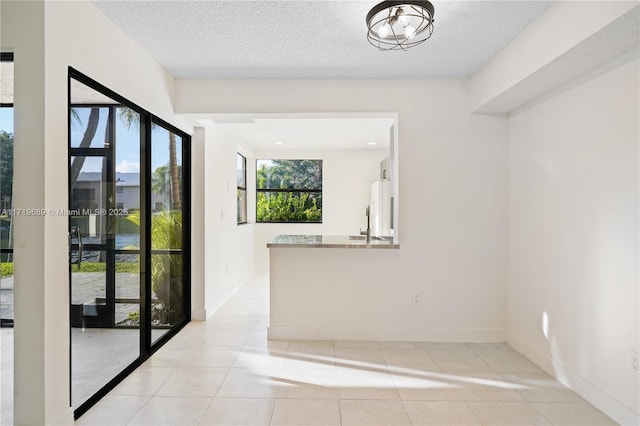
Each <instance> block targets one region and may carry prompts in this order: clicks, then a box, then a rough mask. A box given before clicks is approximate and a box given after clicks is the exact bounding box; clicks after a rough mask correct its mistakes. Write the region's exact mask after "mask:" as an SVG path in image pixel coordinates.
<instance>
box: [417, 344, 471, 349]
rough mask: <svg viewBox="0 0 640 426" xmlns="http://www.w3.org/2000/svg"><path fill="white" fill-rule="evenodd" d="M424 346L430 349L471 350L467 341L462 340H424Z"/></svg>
mask: <svg viewBox="0 0 640 426" xmlns="http://www.w3.org/2000/svg"><path fill="white" fill-rule="evenodd" d="M422 347H423V348H424V349H426V350H428V351H434V350H439V351H442V350H445V351H465V350H469V346H467V343H462V342H424V343H422Z"/></svg>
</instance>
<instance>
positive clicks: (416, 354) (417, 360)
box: [382, 349, 441, 373]
mask: <svg viewBox="0 0 640 426" xmlns="http://www.w3.org/2000/svg"><path fill="white" fill-rule="evenodd" d="M382 354H383V355H384V359H385V361H386V363H387V366H388V368H389V371H391V372H392V373H395V372H397V371H401V370H417V371H441V370H440V367H439V366H438V364H436V362H435V361H434V360H433V358H431V356H430V355H429V352H427V351H426V349H382Z"/></svg>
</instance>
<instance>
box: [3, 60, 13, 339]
mask: <svg viewBox="0 0 640 426" xmlns="http://www.w3.org/2000/svg"><path fill="white" fill-rule="evenodd" d="M0 62H14V57H13V52H0ZM0 108H13V102H3V103H0ZM14 137H15V129H14ZM11 196H12V197H13V194H11ZM0 255H6V256H7V257H8V258H11V259H12V258H13V247H7V248H3V247H0ZM2 257H4V256H2ZM13 320H14V319H13V318H0V328H3V327H7V328H13Z"/></svg>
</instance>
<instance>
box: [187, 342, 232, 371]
mask: <svg viewBox="0 0 640 426" xmlns="http://www.w3.org/2000/svg"><path fill="white" fill-rule="evenodd" d="M239 352H240V348H236V347H233V346H199V347H197V348H195V349H194V351H193V352H192V353H191V358H190V359H189V362H187V363H186V365H185V367H187V368H194V367H195V368H213V367H218V368H222V367H232V366H233V364H234V363H235V362H236V358H238V353H239Z"/></svg>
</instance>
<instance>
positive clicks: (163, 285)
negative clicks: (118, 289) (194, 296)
mask: <svg viewBox="0 0 640 426" xmlns="http://www.w3.org/2000/svg"><path fill="white" fill-rule="evenodd" d="M151 135H152V138H151V170H152V174H151V187H152V203H153V206H154V211H153V213H152V217H151V288H152V291H153V293H152V328H153V333H152V335H153V341H154V342H155V341H156V340H157V339H159V338H160V337H161V336H162V335H163V334H165V333H166V332H167V331H168V330H169V329H170V328H171V327H173V326H175V325H176V324H179V323H181V322H183V321H185V319H186V312H185V309H184V307H185V304H184V278H183V277H184V271H183V255H182V240H183V232H184V229H183V193H184V188H183V183H182V182H183V177H182V169H183V168H182V151H183V143H182V137H180V136H179V135H177V134H175V133H174V132H172V131H170V130H168V129H166V128H164V127H162V126H161V125H159V124H156V125H155V126H154V127H153V131H152V134H151Z"/></svg>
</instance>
